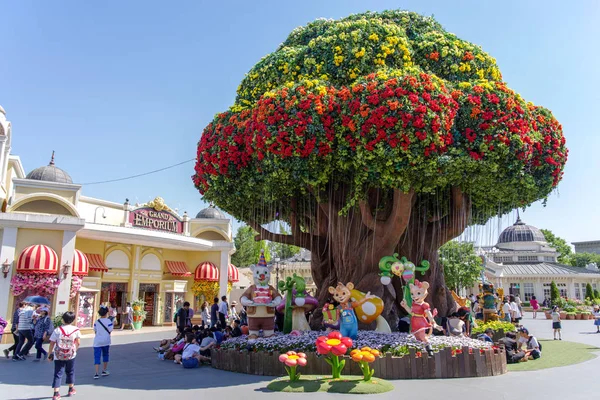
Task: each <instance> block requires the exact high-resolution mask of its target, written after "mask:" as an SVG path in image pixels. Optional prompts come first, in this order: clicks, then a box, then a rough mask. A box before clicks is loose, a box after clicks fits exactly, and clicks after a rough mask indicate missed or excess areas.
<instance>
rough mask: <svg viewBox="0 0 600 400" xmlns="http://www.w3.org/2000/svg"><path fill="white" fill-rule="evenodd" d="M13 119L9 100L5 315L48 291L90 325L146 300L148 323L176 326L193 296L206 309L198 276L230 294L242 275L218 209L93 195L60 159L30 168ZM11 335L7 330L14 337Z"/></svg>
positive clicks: (1, 301)
mask: <svg viewBox="0 0 600 400" xmlns="http://www.w3.org/2000/svg"><path fill="white" fill-rule="evenodd" d="M10 138H11V125H10V122H9V121H7V119H6V115H5V112H4V110H3V109H2V108H1V107H0V167H1V169H0V178H1V179H0V201H1V202H2V210H1V212H0V263H2V273H3V275H2V276H0V315H2V316H3V317H5V318H6V319H7V320H10V319H11V317H12V314H13V311H14V309H15V307H16V305H17V304H18V303H19V301H21V300H23V299H24V298H25V297H27V296H29V295H43V296H45V297H47V298H49V300H50V301H51V307H52V310H51V313H52V315H56V314H58V313H61V312H65V311H67V310H70V311H74V312H76V313H77V316H78V318H77V324H78V325H79V326H80V327H81V328H89V327H91V324H92V323H93V320H94V316H95V313H96V311H97V309H98V307H99V305H100V304H108V303H111V304H114V305H115V306H117V308H123V309H124V308H125V306H126V304H127V302H132V301H134V300H137V299H141V300H143V301H145V302H146V305H145V311H147V313H148V316H147V319H146V321H145V325H163V324H170V323H172V321H173V313H174V311H175V310H177V309H178V307H180V306H181V304H182V303H183V302H184V301H189V302H190V303H192V304H194V308H195V309H199V307H200V302H201V301H202V300H203V299H201V298H199V297H198V296H195V295H194V293H193V292H192V290H191V288H192V286H193V285H194V282H195V280H198V279H206V280H208V281H211V282H213V284H215V285H217V289H218V293H219V295H224V294H226V293H227V287H228V282H231V281H232V280H233V281H235V280H237V275H238V273H237V269H236V268H235V267H233V266H232V265H231V264H230V257H231V254H232V253H233V252H234V245H233V241H232V228H231V221H230V220H229V219H227V218H226V217H225V216H224V214H223V213H221V212H220V211H219V210H217V209H216V208H213V207H209V208H207V209H205V210H202V211H200V212H199V213H198V214H197V215H196V217H194V218H191V217H189V216H188V215H187V213H184V214H183V215H180V214H179V213H178V212H177V211H176V210H173V209H171V208H170V207H168V206H167V205H166V204H165V203H164V201H163V200H162V198H160V197H157V198H155V199H154V200H153V201H151V202H149V203H147V204H136V205H132V204H129V201H125V202H124V203H114V202H110V201H106V200H101V199H96V198H91V197H86V196H84V195H83V193H82V186H81V185H78V184H75V183H73V181H72V179H71V177H70V176H69V174H68V173H67V172H66V171H64V170H61V169H60V168H58V167H57V166H56V165H55V162H54V155H53V156H52V159H51V161H50V163H49V165H47V166H43V167H40V168H37V169H34V170H32V171H30V172H29V173H27V174H26V173H25V170H24V168H23V166H22V164H21V161H20V159H19V157H18V156H15V155H12V154H10ZM9 336H10V335H4V337H5V338H7V337H9Z"/></svg>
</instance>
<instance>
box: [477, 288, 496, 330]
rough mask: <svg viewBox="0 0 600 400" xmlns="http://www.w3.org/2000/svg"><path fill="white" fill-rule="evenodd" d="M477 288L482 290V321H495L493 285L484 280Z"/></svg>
mask: <svg viewBox="0 0 600 400" xmlns="http://www.w3.org/2000/svg"><path fill="white" fill-rule="evenodd" d="M479 289H480V290H481V291H482V293H483V295H482V296H481V300H480V301H481V303H482V304H481V305H482V308H483V321H484V322H487V321H497V320H498V313H497V309H496V295H495V294H494V285H493V284H491V283H489V282H486V281H484V282H483V283H480V284H479Z"/></svg>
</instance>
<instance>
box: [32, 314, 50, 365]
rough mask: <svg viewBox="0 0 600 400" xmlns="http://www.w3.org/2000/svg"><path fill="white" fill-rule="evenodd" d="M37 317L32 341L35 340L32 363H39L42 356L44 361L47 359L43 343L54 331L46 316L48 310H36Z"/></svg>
mask: <svg viewBox="0 0 600 400" xmlns="http://www.w3.org/2000/svg"><path fill="white" fill-rule="evenodd" d="M38 314H39V317H38V318H37V320H36V321H35V327H34V331H33V339H34V340H35V349H36V350H37V351H36V354H35V360H33V361H41V359H42V356H43V357H44V361H46V358H48V353H47V352H46V350H44V342H45V341H46V339H48V338H50V335H52V331H53V330H54V326H53V324H52V321H51V320H50V317H49V316H48V308H47V307H42V308H39V309H38Z"/></svg>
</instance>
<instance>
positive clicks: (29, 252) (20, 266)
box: [17, 244, 58, 274]
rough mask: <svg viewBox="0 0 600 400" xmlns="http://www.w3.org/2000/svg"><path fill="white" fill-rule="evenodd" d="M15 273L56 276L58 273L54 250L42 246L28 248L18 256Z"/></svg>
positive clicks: (56, 257)
mask: <svg viewBox="0 0 600 400" xmlns="http://www.w3.org/2000/svg"><path fill="white" fill-rule="evenodd" d="M17 272H21V273H28V274H56V273H57V272H58V256H57V255H56V252H55V251H54V250H52V249H51V248H50V247H48V246H44V245H43V244H36V245H33V246H29V247H27V248H26V249H25V250H23V251H22V252H21V255H20V256H19V262H18V263H17Z"/></svg>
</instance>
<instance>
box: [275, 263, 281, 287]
mask: <svg viewBox="0 0 600 400" xmlns="http://www.w3.org/2000/svg"><path fill="white" fill-rule="evenodd" d="M273 260H274V261H275V274H276V278H275V285H274V286H275V287H277V285H279V261H281V258H279V257H275V258H274V259H273Z"/></svg>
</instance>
